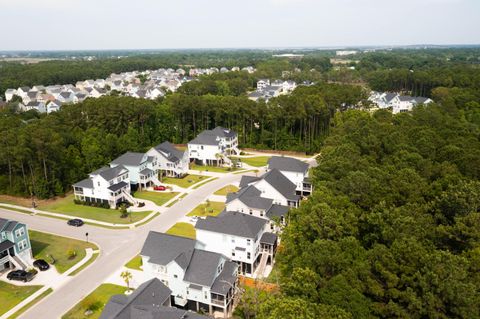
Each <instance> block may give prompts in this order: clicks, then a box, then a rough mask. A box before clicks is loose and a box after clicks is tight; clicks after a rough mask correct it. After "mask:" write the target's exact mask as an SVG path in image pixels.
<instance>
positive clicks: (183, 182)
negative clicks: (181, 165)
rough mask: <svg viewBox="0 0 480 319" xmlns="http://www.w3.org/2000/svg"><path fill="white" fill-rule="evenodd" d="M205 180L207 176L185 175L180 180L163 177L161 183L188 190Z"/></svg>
mask: <svg viewBox="0 0 480 319" xmlns="http://www.w3.org/2000/svg"><path fill="white" fill-rule="evenodd" d="M207 178H209V176H201V175H194V174H189V175H185V176H184V177H182V178H174V177H164V178H162V183H165V184H172V185H177V186H180V187H183V188H188V187H190V186H192V185H195V184H196V183H198V182H200V181H203V180H205V179H207Z"/></svg>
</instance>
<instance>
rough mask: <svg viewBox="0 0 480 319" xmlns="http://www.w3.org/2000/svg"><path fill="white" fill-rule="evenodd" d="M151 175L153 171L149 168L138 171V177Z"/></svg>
mask: <svg viewBox="0 0 480 319" xmlns="http://www.w3.org/2000/svg"><path fill="white" fill-rule="evenodd" d="M152 173H153V171H152V170H151V169H149V168H145V169H142V170H141V171H140V175H144V176H147V175H149V174H152Z"/></svg>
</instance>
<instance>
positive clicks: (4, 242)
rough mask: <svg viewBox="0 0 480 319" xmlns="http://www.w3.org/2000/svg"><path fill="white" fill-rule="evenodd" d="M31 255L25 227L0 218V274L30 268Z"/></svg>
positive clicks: (30, 246) (31, 262)
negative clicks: (15, 269) (14, 269)
mask: <svg viewBox="0 0 480 319" xmlns="http://www.w3.org/2000/svg"><path fill="white" fill-rule="evenodd" d="M32 264H33V255H32V245H31V244H30V237H29V236H28V228H27V225H25V224H22V223H19V222H17V221H14V220H9V219H4V218H0V273H1V272H3V271H5V270H9V269H12V268H20V269H23V270H25V269H27V268H30V267H32Z"/></svg>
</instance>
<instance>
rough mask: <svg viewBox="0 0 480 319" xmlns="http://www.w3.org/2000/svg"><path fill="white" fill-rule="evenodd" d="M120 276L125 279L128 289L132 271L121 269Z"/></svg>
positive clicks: (128, 288)
mask: <svg viewBox="0 0 480 319" xmlns="http://www.w3.org/2000/svg"><path fill="white" fill-rule="evenodd" d="M120 277H122V279H123V280H125V283H126V284H127V291H128V290H130V280H132V273H131V272H129V271H128V270H125V271H122V273H121V274H120Z"/></svg>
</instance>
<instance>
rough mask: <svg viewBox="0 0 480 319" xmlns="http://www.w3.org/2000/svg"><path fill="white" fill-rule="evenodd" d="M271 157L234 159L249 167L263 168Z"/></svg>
mask: <svg viewBox="0 0 480 319" xmlns="http://www.w3.org/2000/svg"><path fill="white" fill-rule="evenodd" d="M270 157H271V156H257V157H240V158H238V157H236V158H237V159H240V161H241V162H242V163H245V164H247V165H250V166H254V167H263V166H267V163H268V160H269V159H270Z"/></svg>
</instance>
